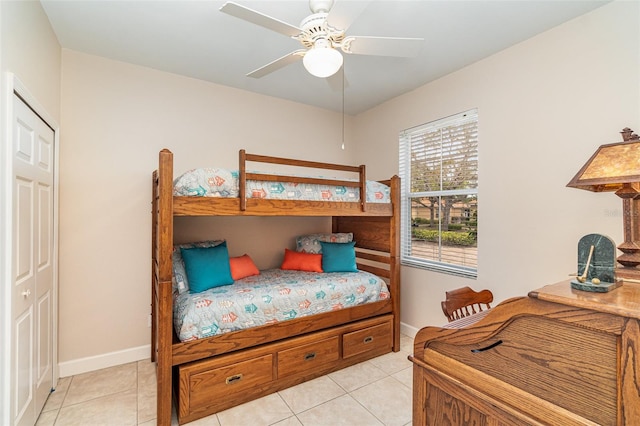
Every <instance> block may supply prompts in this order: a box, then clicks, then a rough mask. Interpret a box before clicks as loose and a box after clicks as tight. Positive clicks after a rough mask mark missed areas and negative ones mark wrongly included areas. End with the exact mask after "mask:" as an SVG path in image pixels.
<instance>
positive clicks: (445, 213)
mask: <svg viewBox="0 0 640 426" xmlns="http://www.w3.org/2000/svg"><path fill="white" fill-rule="evenodd" d="M400 175H401V177H402V179H403V180H402V208H401V211H402V218H401V223H402V225H401V226H402V244H401V260H402V263H403V264H407V265H412V266H418V267H423V268H427V269H433V270H437V271H442V272H448V273H452V274H456V275H462V276H469V277H475V276H476V275H477V253H478V250H477V242H478V232H477V229H478V114H477V111H476V110H472V111H467V112H464V113H461V114H457V115H455V116H452V117H447V118H444V119H442V120H438V121H435V122H431V123H427V124H425V125H422V126H418V127H415V128H411V129H408V130H405V131H403V132H402V133H401V134H400Z"/></svg>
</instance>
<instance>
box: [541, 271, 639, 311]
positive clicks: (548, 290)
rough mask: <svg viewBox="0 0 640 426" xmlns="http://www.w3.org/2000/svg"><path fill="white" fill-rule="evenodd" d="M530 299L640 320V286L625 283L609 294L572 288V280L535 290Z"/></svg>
mask: <svg viewBox="0 0 640 426" xmlns="http://www.w3.org/2000/svg"><path fill="white" fill-rule="evenodd" d="M529 297H531V298H534V299H540V300H546V301H548V302H554V303H560V304H563V305H569V306H576V307H579V308H584V309H590V310H593V311H599V312H606V313H610V314H615V315H619V316H623V317H630V318H636V319H640V284H635V283H623V284H622V285H621V286H620V287H618V288H616V289H614V290H611V291H609V292H608V293H594V292H588V291H582V290H576V289H573V288H571V280H566V281H562V282H559V283H556V284H551V285H547V286H544V287H542V288H539V289H537V290H533V291H531V292H530V293H529Z"/></svg>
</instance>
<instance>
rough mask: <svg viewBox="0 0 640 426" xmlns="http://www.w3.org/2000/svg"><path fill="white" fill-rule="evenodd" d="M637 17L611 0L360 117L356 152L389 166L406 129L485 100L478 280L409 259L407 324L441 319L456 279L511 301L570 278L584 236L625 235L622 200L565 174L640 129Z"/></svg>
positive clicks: (380, 168)
mask: <svg viewBox="0 0 640 426" xmlns="http://www.w3.org/2000/svg"><path fill="white" fill-rule="evenodd" d="M638 16H640V3H638V2H616V3H613V4H609V5H606V6H604V7H602V8H600V9H597V10H595V11H593V12H592V13H589V14H587V15H584V16H582V17H579V18H577V19H575V20H573V21H570V22H568V23H566V24H564V25H561V26H559V27H556V28H555V29H552V30H550V31H547V32H545V33H543V34H541V35H539V36H537V37H534V38H532V39H529V40H527V41H525V42H523V43H520V44H519V45H516V46H514V47H512V48H509V49H506V50H504V51H502V52H500V53H498V54H496V55H493V56H491V57H489V58H487V59H485V60H482V61H480V62H477V63H475V64H473V65H471V66H468V67H466V68H465V69H463V70H461V71H459V72H456V73H453V74H451V75H448V76H445V77H444V78H441V79H439V80H437V81H435V82H432V83H430V84H427V85H425V86H423V87H421V88H419V89H417V90H415V91H413V92H411V93H408V94H405V95H403V96H400V97H398V98H396V99H393V100H391V101H389V102H387V103H385V104H382V105H380V106H378V107H376V108H374V109H372V110H370V111H368V112H366V113H364V114H361V115H360V116H358V117H357V118H356V120H355V124H354V128H355V129H356V136H355V138H356V141H357V142H356V144H357V146H356V150H357V153H358V161H361V162H363V163H365V164H367V167H368V170H370V171H372V172H375V173H380V176H386V175H388V174H391V173H397V158H398V133H399V132H400V131H401V130H402V129H405V128H409V127H412V126H415V125H418V124H421V123H425V122H429V121H432V120H435V119H438V118H441V117H446V116H448V115H451V114H455V113H458V112H462V111H465V110H468V109H471V108H478V111H479V140H480V148H479V150H480V152H479V159H480V170H479V229H478V238H479V240H478V251H479V256H478V257H479V259H478V262H479V265H478V279H477V280H470V279H463V278H456V277H452V276H448V275H445V274H440V273H433V272H428V271H425V270H422V269H417V268H413V267H403V268H402V279H403V289H402V310H403V311H402V322H403V323H404V324H406V325H408V326H410V327H413V328H420V327H422V326H424V325H429V324H430V325H435V324H440V323H442V322H443V319H444V317H443V315H442V311H441V309H440V306H439V302H440V300H442V297H443V295H444V292H445V291H446V290H448V289H452V288H456V287H460V286H464V285H469V286H471V287H472V288H476V289H480V288H490V289H491V290H492V291H493V292H494V295H495V296H496V299H497V300H503V299H505V298H508V297H512V296H524V295H526V294H527V292H528V291H530V290H533V289H535V288H537V287H541V286H543V285H546V284H551V283H554V282H557V281H560V280H564V279H567V278H568V274H569V273H572V272H576V251H577V242H578V240H579V239H580V238H581V237H582V236H583V235H586V234H589V233H602V234H606V235H609V236H610V237H611V238H613V239H614V241H615V242H616V244H619V243H621V242H622V219H621V207H622V203H621V201H620V199H618V198H617V197H616V196H615V195H613V194H609V193H606V194H593V193H590V192H587V191H581V190H576V189H569V188H566V187H565V185H566V184H567V183H568V182H569V180H571V178H572V177H573V176H574V174H575V173H577V171H578V170H579V169H580V167H582V165H583V164H584V163H585V162H586V161H587V159H588V158H589V157H590V156H591V154H593V152H594V151H595V150H596V148H597V147H598V146H599V145H601V144H604V143H611V142H616V141H619V140H622V139H621V137H620V135H619V133H618V132H619V131H620V130H622V128H624V127H626V126H628V127H631V128H633V129H634V130H636V131H640V77H639V76H640V27H639V25H638ZM390 159H392V160H391V161H390ZM372 177H379V176H372Z"/></svg>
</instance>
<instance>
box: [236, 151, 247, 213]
mask: <svg viewBox="0 0 640 426" xmlns="http://www.w3.org/2000/svg"><path fill="white" fill-rule="evenodd" d="M239 160H240V161H239V170H238V174H239V176H238V197H240V211H245V210H247V169H246V167H247V154H246V152H245V150H244V149H241V150H240V159H239Z"/></svg>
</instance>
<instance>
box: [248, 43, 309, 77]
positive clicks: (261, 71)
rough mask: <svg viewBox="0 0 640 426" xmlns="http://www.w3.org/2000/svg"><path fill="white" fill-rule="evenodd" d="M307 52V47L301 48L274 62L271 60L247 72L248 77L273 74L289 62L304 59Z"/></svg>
mask: <svg viewBox="0 0 640 426" xmlns="http://www.w3.org/2000/svg"><path fill="white" fill-rule="evenodd" d="M305 53H307V51H306V50H305V49H299V50H296V51H293V52H291V53H288V54H286V55H284V56H283V57H281V58H278V59H276V60H275V61H273V62H269V63H268V64H267V65H265V66H263V67H260V68H258V69H257V70H255V71H251V72H250V73H249V74H247V77H253V78H260V77H264V76H265V75H267V74H271V73H272V72H274V71H277V70H279V69H280V68H284V67H286V66H287V65H289V64H292V63H294V62H296V61H299V60H300V59H302V57H303V56H304V54H305Z"/></svg>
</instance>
